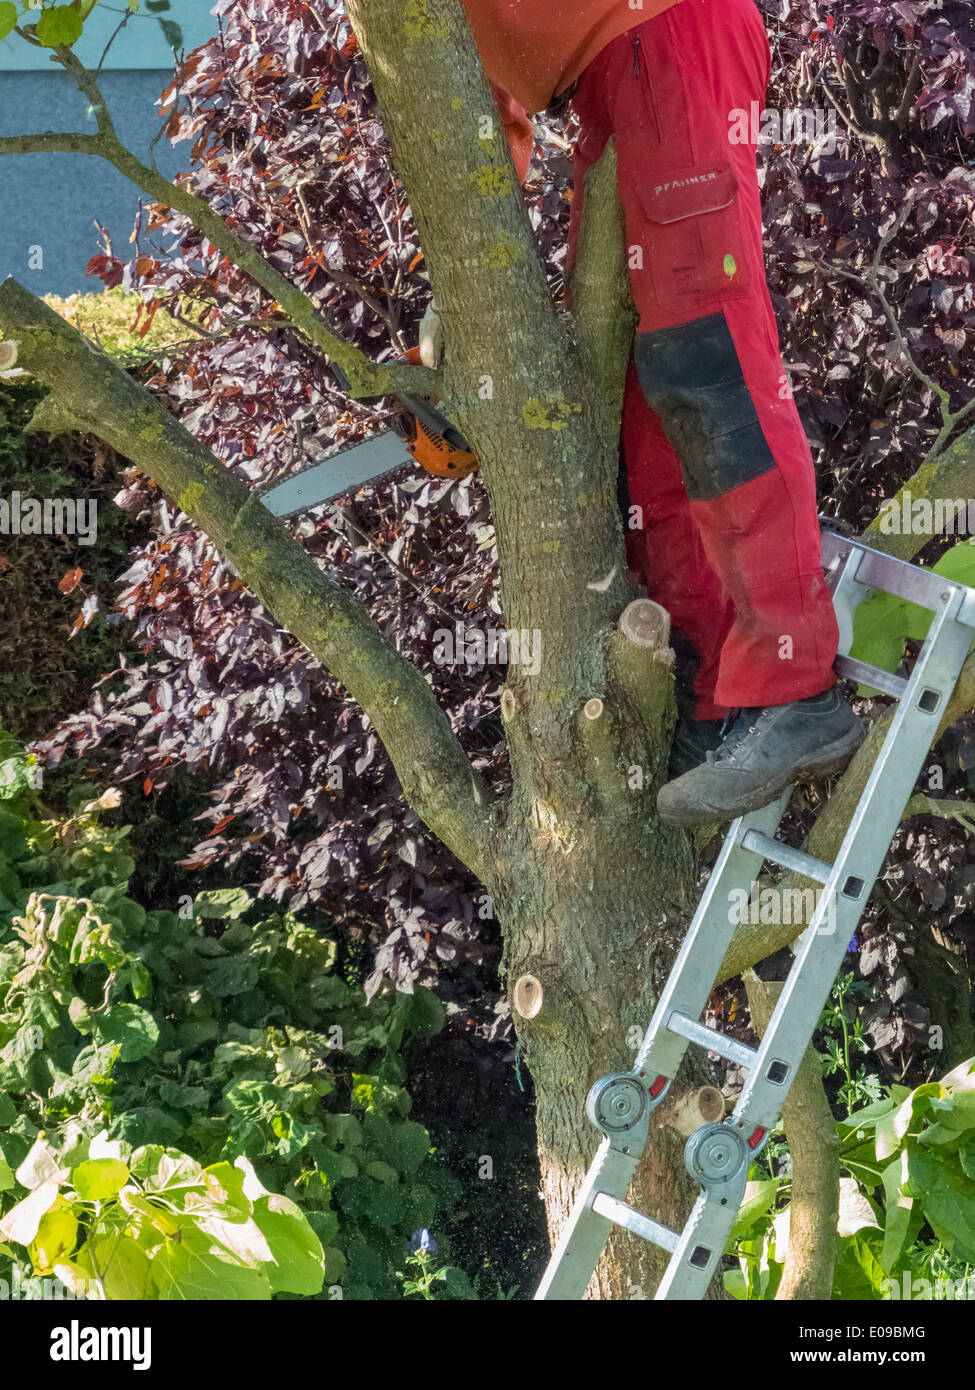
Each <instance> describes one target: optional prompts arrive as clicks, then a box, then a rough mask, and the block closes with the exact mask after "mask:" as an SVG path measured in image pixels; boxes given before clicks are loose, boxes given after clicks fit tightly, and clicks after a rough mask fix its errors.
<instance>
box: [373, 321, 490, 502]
mask: <svg viewBox="0 0 975 1390" xmlns="http://www.w3.org/2000/svg"><path fill="white" fill-rule="evenodd" d="M405 361H407V362H409V363H410V365H411V366H414V367H418V366H419V365H420V349H419V348H418V347H416V348H410V350H409V352H408V353H407V354H406V357H405ZM390 423H391V424H392V427H393V429H394V430H395V431H396V433H397V434H398V435H399V436H400V438H401V439H402V440H403V442H404V443H405V444H406V447H407V449H408V451H409V452H410V453H411V454H412V455H413V457H414V458H415V459H416V461H417V463H418V464H419V465H420V467H421V468H425V469H426V471H427V472H428V473H433V474H434V475H435V476H436V477H438V478H466V477H467V476H468V474H470V473H474V472H475V471H476V470H477V467H478V462H477V457H476V455H475V454H472V453H471V451H470V449H467V448H459V447H458V445H457V443H456V442H455V441H454V440H451V438H450V435H451V434H453V435H454V436H455V439H457V438H459V436H458V435H457V432H456V430H454V429H453V426H451V425H450V423H449V421H447V420H445V421H444V426H445V430H444V433H439V432H438V431H437V430H435V429H434V428H433V426H432V425H431V424H430V423H429V422H428V421H426V420H422V419H420V418H419V417H418V416H416V415H413V414H412V413H410V412H409V408H408V407H407V412H406V413H404V414H403V415H400V416H397V417H396V418H395V419H394V420H392V421H391V422H390Z"/></svg>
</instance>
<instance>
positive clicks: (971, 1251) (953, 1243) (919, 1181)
mask: <svg viewBox="0 0 975 1390" xmlns="http://www.w3.org/2000/svg"><path fill="white" fill-rule="evenodd" d="M907 1158H908V1181H907V1195H908V1196H909V1197H914V1198H915V1199H916V1201H917V1202H918V1203H919V1204H920V1206H921V1208H922V1210H923V1211H924V1215H925V1218H926V1219H927V1221H928V1222H929V1224H930V1226H931V1228H932V1230H933V1231H934V1233H935V1235H936V1236H937V1237H938V1239H939V1240H940V1241H941V1243H942V1244H943V1245H944V1246H946V1248H947V1249H948V1250H949V1251H950V1253H951V1254H953V1255H956V1256H957V1257H958V1258H959V1259H960V1260H966V1261H968V1262H969V1263H975V1181H973V1180H972V1179H971V1178H970V1177H968V1176H966V1174H965V1173H964V1172H963V1170H962V1169H961V1167H960V1166H959V1165H958V1164H957V1163H955V1162H954V1156H953V1155H942V1154H940V1153H939V1152H937V1150H931V1149H926V1148H924V1147H922V1145H920V1144H918V1143H916V1142H914V1141H913V1140H912V1141H911V1142H910V1143H909V1144H908V1148H907Z"/></svg>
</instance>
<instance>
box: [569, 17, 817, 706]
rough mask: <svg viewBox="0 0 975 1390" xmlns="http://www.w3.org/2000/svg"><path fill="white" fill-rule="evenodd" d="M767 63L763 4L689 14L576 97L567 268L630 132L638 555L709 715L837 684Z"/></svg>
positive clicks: (623, 51)
mask: <svg viewBox="0 0 975 1390" xmlns="http://www.w3.org/2000/svg"><path fill="white" fill-rule="evenodd" d="M636 13H638V12H636ZM769 65H770V55H769V46H768V40H767V38H766V35H765V29H764V25H763V23H762V19H761V17H760V15H759V13H758V10H757V8H756V6H755V4H754V0H681V3H680V4H679V5H677V6H675V7H674V8H673V9H670V10H668V11H666V12H665V13H664V14H662V15H659V16H658V17H657V18H655V19H651V20H647V21H646V22H644V23H642V24H638V25H636V26H635V27H634V28H633V29H631V30H629V31H628V32H626V33H625V34H622V35H621V36H620V37H619V38H618V39H615V40H614V41H613V42H612V43H610V44H609V45H607V47H606V48H604V49H603V50H602V52H601V53H600V54H599V56H598V57H597V58H596V59H595V60H594V61H593V62H592V63H591V64H590V65H589V67H588V68H586V70H585V72H584V73H583V75H582V77H581V79H580V81H579V85H578V87H577V89H576V92H575V95H574V97H573V104H574V106H575V110H576V112H577V114H578V116H579V118H580V121H581V124H582V133H581V135H580V137H579V140H578V142H577V146H576V150H575V178H574V186H575V195H574V199H573V208H572V222H571V226H570V252H569V263H570V264H571V263H572V256H573V251H574V247H575V241H576V238H577V236H578V229H579V219H580V214H581V210H582V194H583V180H584V177H585V173H586V170H587V169H588V168H589V166H590V165H591V164H592V163H594V162H595V160H596V159H598V158H599V156H600V155H601V154H602V152H603V150H604V148H605V145H606V141H607V140H608V139H609V138H610V137H612V138H613V140H614V143H615V146H616V156H617V166H618V176H619V185H620V194H621V197H622V202H623V209H624V213H625V216H626V240H627V247H628V258H629V265H630V277H631V283H632V288H633V297H634V300H635V302H636V306H637V310H638V312H639V316H640V320H639V326H638V329H637V336H636V341H635V347H634V356H633V361H632V362H631V364H630V371H629V377H628V380H627V390H626V398H625V405H624V411H623V441H622V442H623V455H624V459H625V463H626V476H627V482H628V490H629V503H630V507H629V511H628V513H627V515H626V516H625V517H624V525H625V526H626V528H627V556H628V561H629V564H630V566H631V569H633V570H634V571H636V573H637V574H638V575H639V577H640V579H641V580H642V582H643V583H644V584H645V585H646V588H647V591H648V593H649V595H650V597H651V598H654V599H656V601H657V602H658V603H660V604H662V605H663V606H664V607H665V608H666V609H667V610H668V611H669V613H670V615H671V619H672V622H673V626H674V629H675V630H676V632H677V633H678V634H679V635H680V637H682V638H683V641H684V644H685V645H687V646H689V648H690V650H691V653H692V662H691V665H692V668H693V667H695V666H696V671H695V672H694V675H693V678H692V692H693V693H692V698H690V699H686V698H685V702H684V708H685V712H689V713H692V714H693V715H694V716H695V717H696V718H699V719H713V718H716V717H719V716H720V715H722V714H724V713H725V712H726V711H727V710H728V709H731V708H738V707H745V706H755V705H768V704H785V703H787V702H788V701H791V700H798V699H802V698H803V697H804V696H807V695H815V694H817V693H818V692H819V691H822V690H826V689H828V688H829V687H830V686H831V685H833V683H834V681H835V676H834V674H833V670H832V664H833V661H834V659H835V656H836V650H837V642H838V633H837V627H836V619H835V615H834V611H833V606H832V602H831V600H830V597H829V594H828V591H827V589H826V586H825V583H824V581H823V574H822V569H821V565H820V539H819V525H818V521H817V514H816V486H815V475H814V470H813V461H812V456H811V454H810V451H809V444H808V442H807V440H806V436H805V433H804V431H803V428H802V424H801V422H800V420H799V414H798V412H797V410H796V407H795V403H794V401H793V399H792V395H791V392H790V390H789V385H788V378H787V376H786V374H785V372H784V370H783V366H782V359H781V357H780V354H779V342H778V330H777V327H776V323H775V318H774V314H773V311H772V304H771V300H770V298H769V293H768V286H767V283H766V279H765V264H764V257H763V251H762V215H761V204H760V195H759V187H758V177H757V172H756V155H755V145H754V144H753V143H751V127H752V125H753V124H754V122H753V121H752V120H751V111H752V103H753V102H758V105H759V109H761V108H762V107H763V106H764V97H765V89H766V86H767V83H768V77H769ZM746 117H747V119H745V118H746ZM742 137H744V139H742ZM736 140H740V141H741V142H740V143H736Z"/></svg>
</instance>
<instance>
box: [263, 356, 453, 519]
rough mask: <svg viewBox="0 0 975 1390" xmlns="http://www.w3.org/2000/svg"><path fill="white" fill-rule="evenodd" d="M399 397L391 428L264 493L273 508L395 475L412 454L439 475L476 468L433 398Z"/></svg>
mask: <svg viewBox="0 0 975 1390" xmlns="http://www.w3.org/2000/svg"><path fill="white" fill-rule="evenodd" d="M405 360H406V361H407V362H409V363H411V364H412V365H413V366H416V365H417V364H418V363H419V360H420V352H419V348H412V349H411V350H410V351H409V352H408V353H407V354H406V358H405ZM332 370H333V371H335V372H336V375H337V376H338V377H339V380H340V382H341V380H342V375H341V373H340V372H339V371H337V369H336V368H335V367H334V366H333V368H332ZM346 384H347V383H346ZM394 399H395V400H397V401H398V402H399V404H400V406H401V407H402V409H401V410H400V411H399V412H398V413H397V414H396V415H393V416H392V417H391V418H390V420H389V426H388V428H387V429H385V430H383V431H382V432H381V433H380V434H375V435H373V436H372V438H370V439H366V440H364V441H363V442H362V443H361V444H352V445H350V446H349V447H348V448H347V449H339V450H338V451H337V452H336V453H334V454H330V455H329V456H328V458H324V459H321V460H319V462H317V463H313V464H312V465H311V466H310V467H309V468H305V469H303V470H302V472H300V473H294V474H292V476H291V477H290V478H285V480H284V481H283V482H281V483H278V484H277V485H276V486H275V487H272V488H269V489H268V490H267V492H265V493H264V494H263V495H262V497H261V501H262V502H263V504H264V506H265V507H267V509H268V511H269V512H271V513H272V514H273V515H274V516H282V517H287V516H295V515H296V514H297V513H298V512H307V511H310V510H311V509H312V508H313V507H318V506H321V504H322V503H323V502H329V501H331V500H332V498H334V497H341V496H342V494H343V493H346V492H351V491H352V490H353V489H354V488H357V487H365V485H366V484H367V483H373V482H376V481H377V480H378V479H380V478H383V477H385V475H386V474H387V473H395V472H396V471H397V470H398V469H400V468H402V467H403V465H404V464H405V463H407V462H408V461H409V459H408V458H407V457H406V456H407V455H409V456H410V457H411V458H412V459H413V460H414V461H415V462H416V463H418V464H419V465H420V466H421V468H425V469H426V471H427V472H428V473H432V474H433V475H434V476H435V477H437V478H466V477H467V475H468V474H469V473H473V472H474V471H475V469H476V468H477V466H478V464H477V459H476V457H475V456H474V454H472V453H471V451H470V449H469V448H468V445H467V441H466V440H465V439H464V437H463V435H462V434H461V433H460V431H459V430H458V429H457V428H456V427H455V426H454V425H452V424H451V423H450V421H449V420H448V419H447V417H446V416H445V415H442V414H441V412H440V411H439V410H438V409H437V407H436V405H435V404H434V403H433V402H432V401H428V400H426V399H424V398H423V397H422V396H410V395H406V394H403V395H399V394H397V395H396V396H395V397H394Z"/></svg>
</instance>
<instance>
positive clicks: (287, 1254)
mask: <svg viewBox="0 0 975 1390" xmlns="http://www.w3.org/2000/svg"><path fill="white" fill-rule="evenodd" d="M254 1221H255V1223H256V1224H257V1226H258V1227H259V1228H260V1230H261V1231H262V1232H263V1233H264V1235H265V1236H266V1238H267V1243H268V1245H269V1246H270V1247H271V1254H272V1256H273V1259H274V1263H273V1264H272V1265H270V1266H269V1267H268V1268H267V1269H266V1271H265V1272H266V1274H267V1277H268V1279H269V1281H270V1284H271V1290H272V1292H273V1293H282V1292H286V1293H298V1294H316V1293H320V1292H321V1289H322V1284H323V1283H324V1280H325V1252H324V1251H323V1249H322V1243H321V1241H320V1240H319V1239H318V1236H317V1235H316V1234H315V1232H314V1231H313V1230H312V1228H311V1226H310V1225H309V1224H308V1222H307V1220H306V1219H305V1217H304V1215H303V1214H302V1212H301V1210H300V1208H299V1207H297V1206H295V1204H294V1202H290V1201H289V1200H288V1198H287V1197H279V1196H278V1195H277V1194H276V1193H273V1192H269V1193H267V1194H266V1195H265V1196H263V1197H259V1198H258V1199H257V1201H256V1202H255V1203H254Z"/></svg>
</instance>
